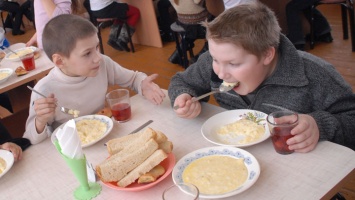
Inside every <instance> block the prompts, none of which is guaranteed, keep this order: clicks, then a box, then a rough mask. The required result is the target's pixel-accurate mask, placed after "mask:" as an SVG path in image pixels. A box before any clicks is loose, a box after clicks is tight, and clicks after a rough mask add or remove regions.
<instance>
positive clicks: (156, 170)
mask: <svg viewBox="0 0 355 200" xmlns="http://www.w3.org/2000/svg"><path fill="white" fill-rule="evenodd" d="M164 173H165V169H164V167H163V166H161V165H157V166H155V167H153V169H152V170H150V171H149V172H148V173H146V174H143V175H142V176H140V177H139V178H138V183H139V184H141V183H151V182H154V181H156V180H157V178H159V176H161V175H163V174H164Z"/></svg>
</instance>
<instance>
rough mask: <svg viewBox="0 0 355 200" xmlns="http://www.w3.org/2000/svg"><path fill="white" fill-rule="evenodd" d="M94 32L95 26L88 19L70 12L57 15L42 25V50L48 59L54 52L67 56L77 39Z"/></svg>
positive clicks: (95, 30)
mask: <svg viewBox="0 0 355 200" xmlns="http://www.w3.org/2000/svg"><path fill="white" fill-rule="evenodd" d="M95 34H97V28H96V27H95V26H94V25H93V24H92V23H91V22H90V21H89V20H87V19H85V18H83V17H80V16H77V15H71V14H63V15H58V16H56V17H54V18H52V19H51V20H50V21H49V22H48V23H47V24H46V26H45V27H44V30H43V35H42V42H43V50H44V52H46V54H47V56H48V57H49V58H50V59H52V55H53V54H56V53H58V54H62V55H63V56H65V57H68V58H69V56H70V53H71V52H72V51H73V49H74V48H75V45H76V43H77V41H78V40H79V39H85V38H87V37H90V36H93V35H95Z"/></svg>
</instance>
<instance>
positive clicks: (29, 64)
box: [20, 52, 36, 71]
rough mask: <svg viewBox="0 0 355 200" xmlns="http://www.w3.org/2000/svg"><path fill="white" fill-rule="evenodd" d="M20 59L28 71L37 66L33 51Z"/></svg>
mask: <svg viewBox="0 0 355 200" xmlns="http://www.w3.org/2000/svg"><path fill="white" fill-rule="evenodd" d="M20 59H21V61H22V64H23V66H24V67H25V69H26V71H31V70H34V69H35V68H36V65H35V58H34V53H33V52H32V53H28V54H26V55H23V56H21V57H20Z"/></svg>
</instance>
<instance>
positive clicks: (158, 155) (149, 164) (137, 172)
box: [117, 149, 168, 187]
mask: <svg viewBox="0 0 355 200" xmlns="http://www.w3.org/2000/svg"><path fill="white" fill-rule="evenodd" d="M166 157H168V155H167V154H166V153H165V152H164V151H163V150H161V149H158V150H156V151H155V152H154V153H153V154H152V155H151V156H149V158H147V160H145V161H144V162H143V163H142V164H141V165H139V166H138V167H137V168H135V169H134V170H132V171H131V172H129V173H128V174H127V176H125V177H124V178H122V179H121V180H120V181H118V182H117V185H118V186H120V187H126V186H128V185H129V184H131V183H133V182H134V181H135V180H137V179H138V178H139V177H140V176H142V175H143V174H145V173H147V172H149V171H150V170H151V169H153V168H154V167H155V166H157V165H158V164H159V163H160V162H161V161H163V160H164V159H165V158H166Z"/></svg>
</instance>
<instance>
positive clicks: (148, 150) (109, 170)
mask: <svg viewBox="0 0 355 200" xmlns="http://www.w3.org/2000/svg"><path fill="white" fill-rule="evenodd" d="M157 149H158V143H157V142H156V141H155V140H154V139H150V140H148V142H146V143H145V144H144V145H143V146H136V148H135V149H134V151H133V152H132V151H129V149H128V148H127V149H124V150H122V151H121V153H119V154H114V155H112V156H111V157H110V158H108V159H106V160H105V161H104V162H103V163H101V164H99V165H97V166H96V172H97V174H98V176H99V177H100V179H101V181H104V182H112V181H118V180H121V179H122V178H123V177H124V176H126V175H127V173H128V172H130V171H131V170H133V169H134V168H136V167H137V166H138V165H140V164H141V163H143V162H144V161H145V160H146V159H147V158H148V157H150V156H151V155H152V154H153V153H154V152H155V150H157ZM158 164H159V163H158ZM153 167H154V166H153ZM149 170H150V169H149Z"/></svg>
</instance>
